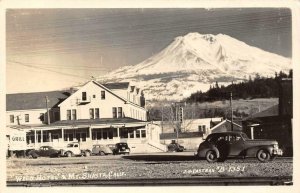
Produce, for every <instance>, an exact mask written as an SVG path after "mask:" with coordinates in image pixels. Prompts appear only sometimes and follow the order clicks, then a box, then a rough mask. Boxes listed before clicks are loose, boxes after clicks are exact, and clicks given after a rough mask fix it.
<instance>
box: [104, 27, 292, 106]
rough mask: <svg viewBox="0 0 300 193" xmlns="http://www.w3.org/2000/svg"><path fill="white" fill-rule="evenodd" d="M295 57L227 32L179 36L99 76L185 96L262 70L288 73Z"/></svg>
mask: <svg viewBox="0 0 300 193" xmlns="http://www.w3.org/2000/svg"><path fill="white" fill-rule="evenodd" d="M290 68H291V60H290V59H288V58H285V57H282V56H279V55H277V54H273V53H270V52H266V51H264V50H262V49H259V48H256V47H253V46H249V45H247V44H245V43H244V42H242V41H239V40H237V39H235V38H232V37H230V36H228V35H224V34H218V35H213V34H199V33H197V32H193V33H188V34H186V35H185V36H179V37H176V38H175V39H174V41H173V42H172V43H171V44H170V45H168V46H167V47H166V48H164V49H163V50H162V51H160V52H159V53H157V54H156V55H154V56H152V57H150V58H148V59H146V60H145V61H143V62H141V63H139V64H137V65H133V66H125V67H122V68H120V69H117V70H115V71H113V72H111V73H109V74H108V75H106V76H104V77H100V78H99V79H100V80H102V81H130V82H135V83H136V84H137V85H138V86H139V87H143V88H144V90H145V94H146V97H147V98H148V99H165V98H167V99H177V100H178V99H182V98H184V97H187V96H189V94H191V93H192V92H196V91H198V90H202V91H206V90H207V89H208V88H209V86H210V84H211V83H214V82H216V81H218V82H219V83H220V84H222V83H223V84H224V85H226V84H229V83H231V81H233V80H237V81H240V80H245V79H248V77H249V76H255V75H256V74H257V73H259V74H260V75H261V76H274V74H275V72H278V71H280V70H282V71H285V72H287V71H288V70H289V69H290Z"/></svg>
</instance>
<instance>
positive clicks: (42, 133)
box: [41, 129, 44, 145]
mask: <svg viewBox="0 0 300 193" xmlns="http://www.w3.org/2000/svg"><path fill="white" fill-rule="evenodd" d="M43 142H44V141H43V130H42V129H41V145H43Z"/></svg>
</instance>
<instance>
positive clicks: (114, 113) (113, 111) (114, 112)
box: [112, 107, 117, 118]
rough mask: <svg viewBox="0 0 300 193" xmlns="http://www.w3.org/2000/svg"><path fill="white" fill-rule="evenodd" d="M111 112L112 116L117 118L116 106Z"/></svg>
mask: <svg viewBox="0 0 300 193" xmlns="http://www.w3.org/2000/svg"><path fill="white" fill-rule="evenodd" d="M112 113H113V118H117V108H116V107H113V108H112Z"/></svg>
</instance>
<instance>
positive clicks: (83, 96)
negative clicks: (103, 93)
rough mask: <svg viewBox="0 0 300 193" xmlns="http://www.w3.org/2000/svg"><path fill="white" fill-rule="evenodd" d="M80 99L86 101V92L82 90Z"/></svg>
mask: <svg viewBox="0 0 300 193" xmlns="http://www.w3.org/2000/svg"><path fill="white" fill-rule="evenodd" d="M82 100H83V101H86V92H82Z"/></svg>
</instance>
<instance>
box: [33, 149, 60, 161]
mask: <svg viewBox="0 0 300 193" xmlns="http://www.w3.org/2000/svg"><path fill="white" fill-rule="evenodd" d="M27 156H28V157H29V158H35V159H36V158H38V157H59V156H60V150H57V149H54V148H53V147H51V146H41V147H40V148H39V149H32V150H29V151H28V153H27Z"/></svg>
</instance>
